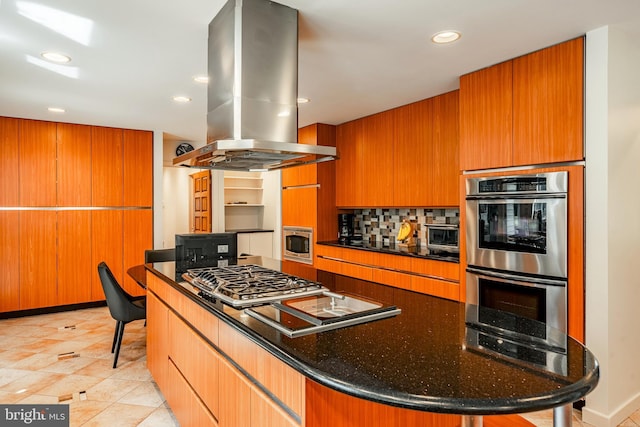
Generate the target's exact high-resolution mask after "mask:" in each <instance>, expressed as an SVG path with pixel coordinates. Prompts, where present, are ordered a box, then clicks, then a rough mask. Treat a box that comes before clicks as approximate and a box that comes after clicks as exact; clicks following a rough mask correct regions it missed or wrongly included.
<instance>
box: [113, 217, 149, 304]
mask: <svg viewBox="0 0 640 427" xmlns="http://www.w3.org/2000/svg"><path fill="white" fill-rule="evenodd" d="M122 232H123V247H122V255H123V267H124V275H123V276H124V277H123V279H124V281H123V282H120V283H121V284H122V287H123V288H124V289H125V290H126V291H127V292H128V293H129V294H131V295H144V294H145V290H144V289H142V288H141V287H140V285H138V284H137V283H136V282H135V280H133V279H132V278H131V276H129V275H128V274H126V273H127V270H128V269H129V268H131V267H133V266H135V265H140V264H144V251H145V250H147V249H152V248H153V211H152V210H151V209H131V210H125V211H124V212H123V225H122Z"/></svg>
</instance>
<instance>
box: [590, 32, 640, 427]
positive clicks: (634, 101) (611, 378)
mask: <svg viewBox="0 0 640 427" xmlns="http://www.w3.org/2000/svg"><path fill="white" fill-rule="evenodd" d="M637 25H638V24H637V23H636V24H635V26H637ZM633 28H634V25H631V24H628V25H618V26H614V27H608V28H607V27H605V28H600V29H598V30H595V31H592V32H590V33H589V34H587V52H586V60H587V68H586V76H587V81H586V87H587V89H586V94H587V98H586V159H587V167H586V188H587V193H586V239H587V245H586V247H587V250H586V344H587V346H588V347H589V348H590V349H591V350H592V351H593V352H594V353H595V355H596V357H597V358H598V360H599V361H600V364H601V379H600V384H599V385H598V387H597V388H596V389H595V391H594V392H592V393H591V394H590V395H589V396H587V400H586V402H587V405H586V407H585V408H584V410H583V420H584V421H586V422H588V423H590V424H593V425H596V426H598V427H605V426H607V427H609V426H612V427H613V426H616V425H618V424H619V423H621V422H622V421H623V420H624V419H625V418H626V417H628V416H629V415H631V413H633V412H634V411H635V410H637V409H638V408H640V363H638V362H637V355H638V354H640V316H638V314H637V313H638V310H639V306H638V300H639V298H638V295H639V292H638V291H639V290H640V275H638V268H637V264H638V259H637V254H639V253H640V222H639V221H638V219H637V217H638V216H639V215H640V192H639V191H638V189H637V184H636V183H638V182H640V85H638V83H637V70H639V69H640V45H639V44H638V41H637V39H636V38H634V37H633V36H632V35H631V32H630V31H629V29H633Z"/></svg>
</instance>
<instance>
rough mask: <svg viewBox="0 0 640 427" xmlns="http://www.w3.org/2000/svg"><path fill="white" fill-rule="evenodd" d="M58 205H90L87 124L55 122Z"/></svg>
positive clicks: (89, 159) (89, 129) (89, 144)
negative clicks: (56, 125)
mask: <svg viewBox="0 0 640 427" xmlns="http://www.w3.org/2000/svg"><path fill="white" fill-rule="evenodd" d="M57 150H58V168H57V169H58V170H57V176H58V182H57V189H58V195H57V200H58V206H91V127H90V126H83V125H72V124H67V123H58V128H57Z"/></svg>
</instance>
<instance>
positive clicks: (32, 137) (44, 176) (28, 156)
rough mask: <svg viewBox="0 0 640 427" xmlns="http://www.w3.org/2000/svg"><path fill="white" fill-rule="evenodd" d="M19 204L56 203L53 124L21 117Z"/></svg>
mask: <svg viewBox="0 0 640 427" xmlns="http://www.w3.org/2000/svg"><path fill="white" fill-rule="evenodd" d="M19 147H20V161H19V167H20V173H19V176H20V179H19V187H20V205H21V206H55V204H56V124H55V123H52V122H41V121H37V120H20V146H19Z"/></svg>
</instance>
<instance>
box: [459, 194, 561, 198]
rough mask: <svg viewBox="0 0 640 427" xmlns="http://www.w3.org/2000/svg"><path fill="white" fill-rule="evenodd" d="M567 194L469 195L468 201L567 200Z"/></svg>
mask: <svg viewBox="0 0 640 427" xmlns="http://www.w3.org/2000/svg"><path fill="white" fill-rule="evenodd" d="M566 198H567V193H525V194H482V195H467V197H466V199H467V200H522V199H529V200H544V199H566Z"/></svg>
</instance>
